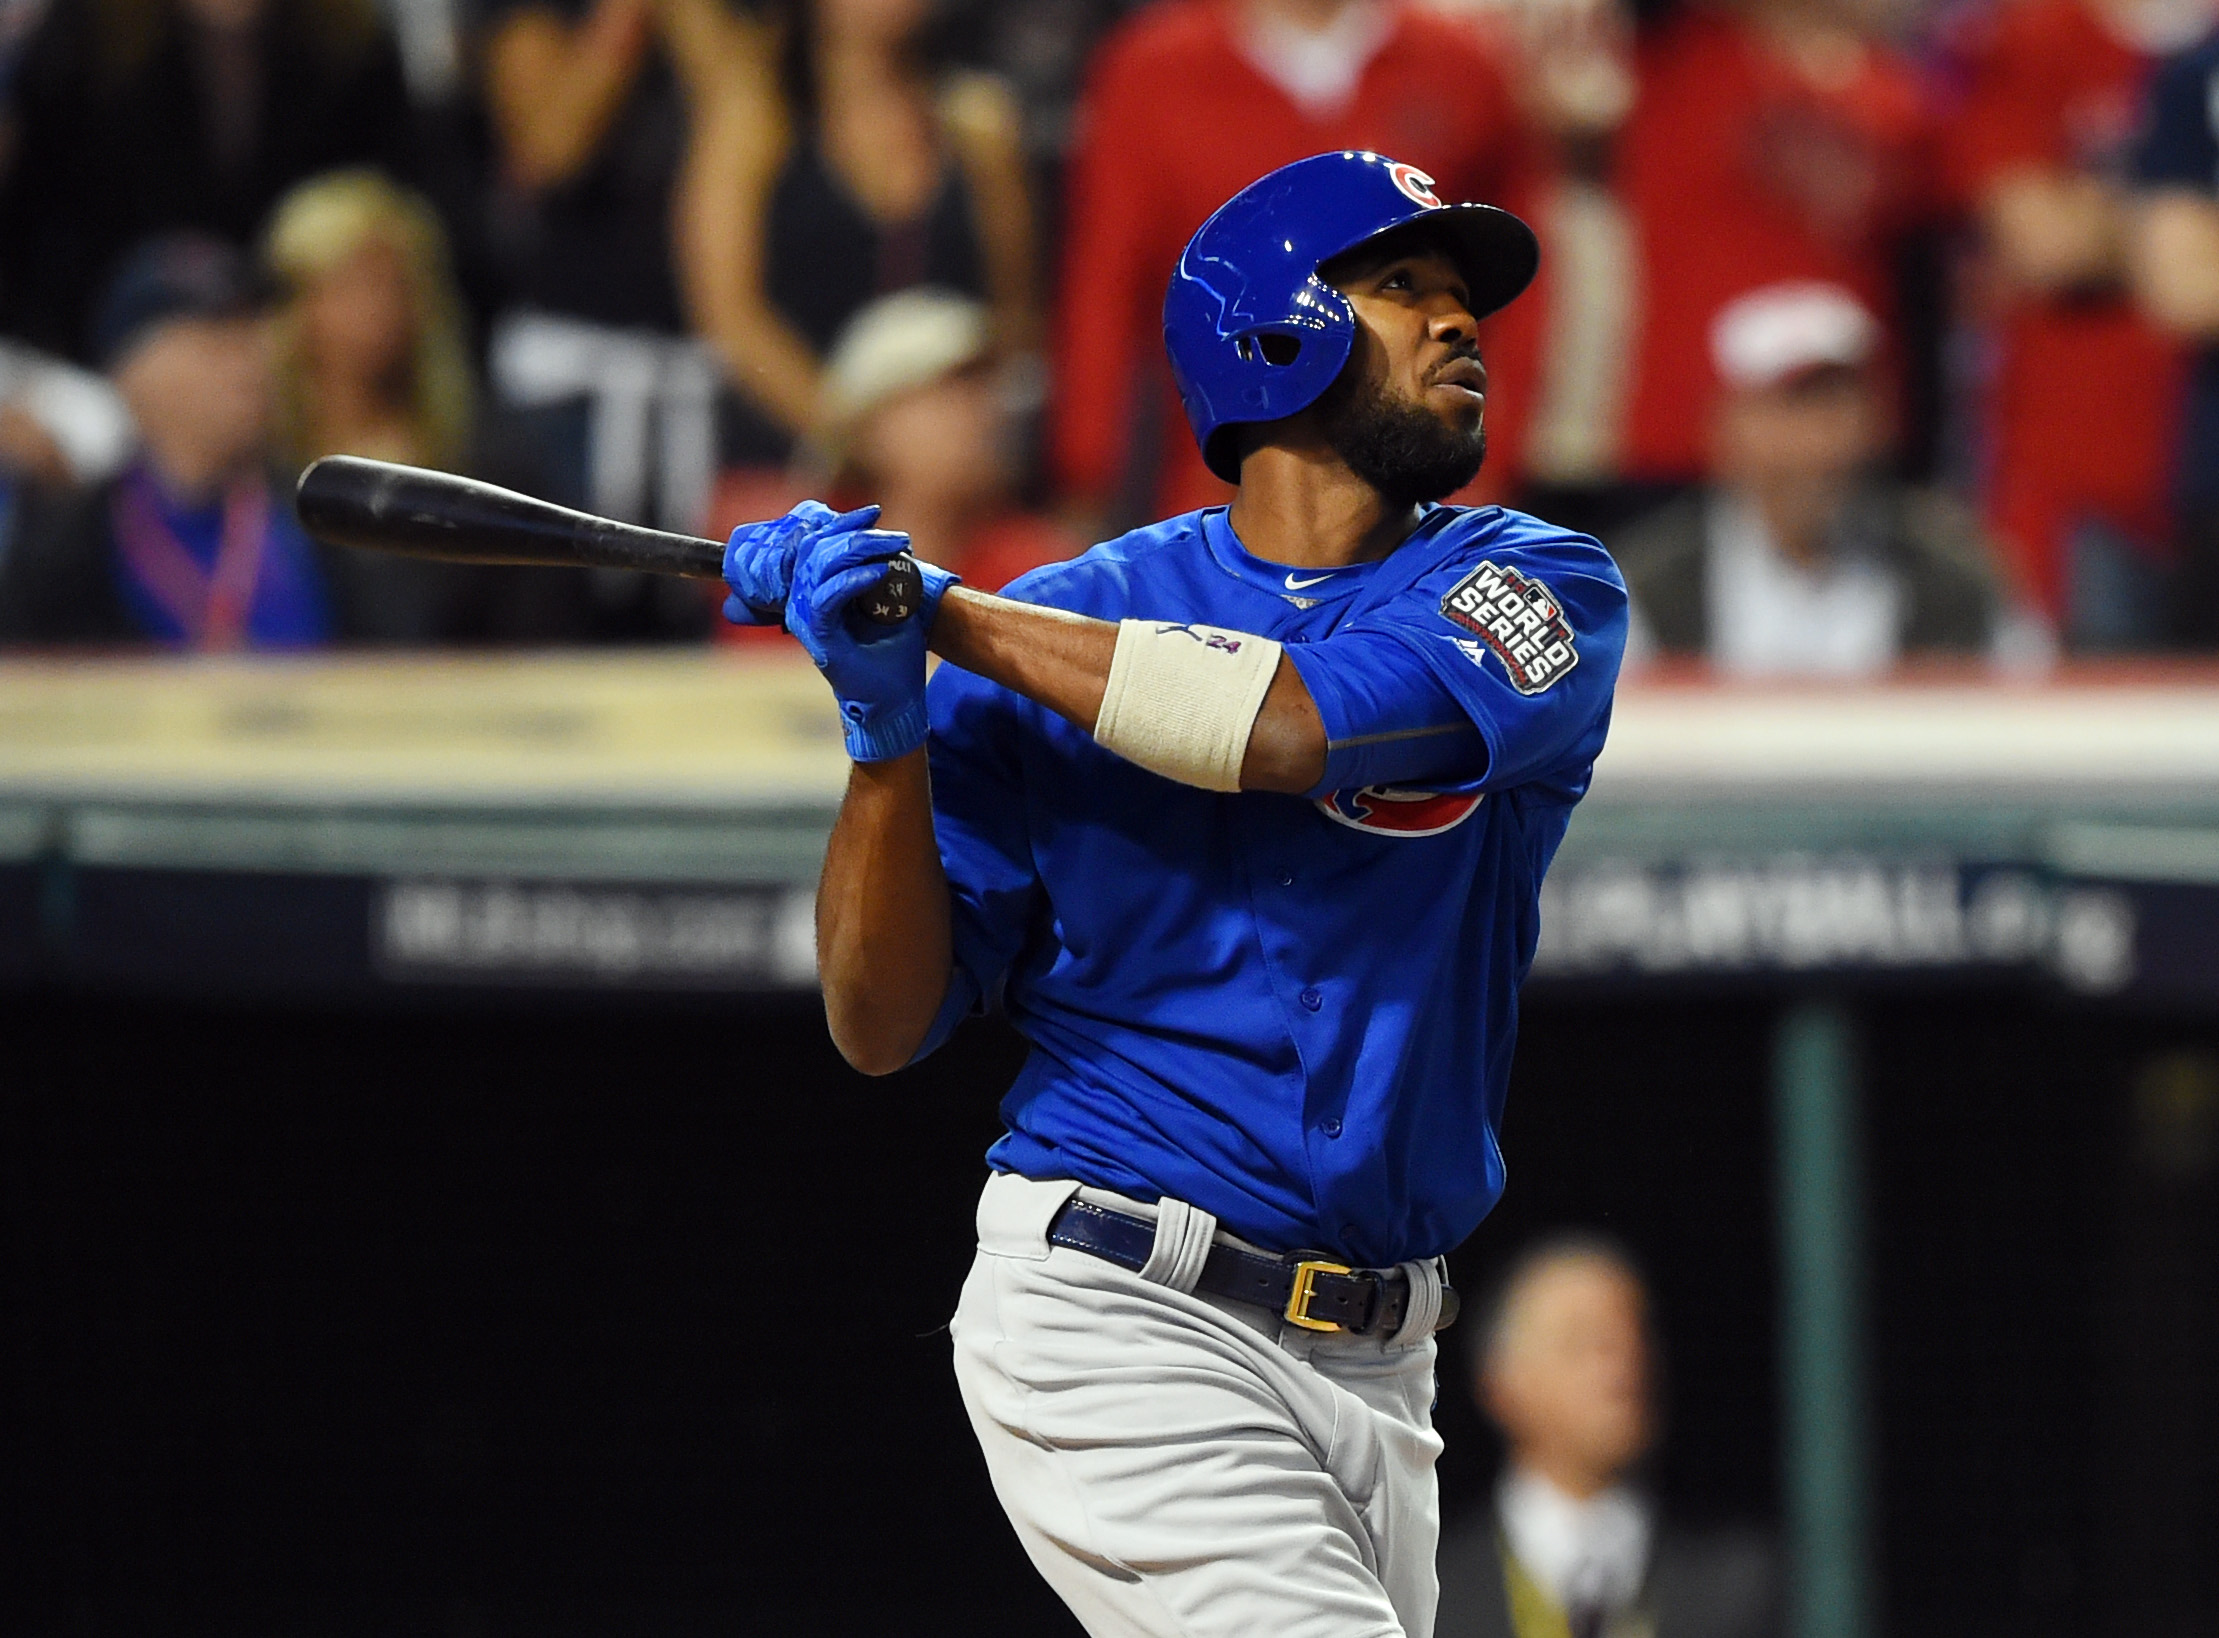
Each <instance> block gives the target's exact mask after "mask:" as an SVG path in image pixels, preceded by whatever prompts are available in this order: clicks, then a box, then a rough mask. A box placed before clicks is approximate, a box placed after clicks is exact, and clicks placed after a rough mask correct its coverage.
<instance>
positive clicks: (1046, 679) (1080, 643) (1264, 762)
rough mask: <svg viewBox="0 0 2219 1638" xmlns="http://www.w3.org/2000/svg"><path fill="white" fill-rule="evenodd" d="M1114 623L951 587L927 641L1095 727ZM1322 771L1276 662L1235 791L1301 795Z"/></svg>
mask: <svg viewBox="0 0 2219 1638" xmlns="http://www.w3.org/2000/svg"><path fill="white" fill-rule="evenodd" d="M1117 630H1118V628H1117V625H1116V624H1115V622H1113V621H1109V620H1090V619H1088V618H1086V617H1085V616H1084V615H1078V614H1070V613H1066V612H1065V611H1063V610H1061V609H1045V608H1039V607H1036V606H1035V605H1033V604H1030V603H1017V602H1012V601H1010V600H1009V599H1007V598H1003V597H988V596H986V595H984V594H983V593H980V592H974V591H968V590H966V589H965V588H963V587H961V586H958V587H956V588H955V589H954V590H952V591H950V592H949V593H948V595H947V597H946V598H945V599H944V600H943V601H942V603H941V605H940V613H939V617H938V618H937V619H936V620H935V621H934V623H933V628H932V647H933V651H934V652H935V653H937V654H938V655H939V656H940V657H941V658H942V659H944V660H950V661H953V662H954V663H955V664H957V665H959V666H961V667H963V669H964V670H966V671H970V672H974V673H976V674H977V675H979V676H981V677H985V678H987V679H988V680H989V681H992V682H997V683H1000V684H1001V685H1002V686H1003V687H1004V688H1007V689H1010V690H1012V691H1014V692H1016V693H1019V694H1022V695H1024V696H1025V698H1027V699H1029V700H1033V701H1036V702H1037V703H1039V704H1041V705H1045V706H1046V707H1047V708H1048V709H1049V710H1051V711H1053V712H1055V713H1056V715H1058V716H1060V717H1063V718H1066V719H1067V720H1069V721H1071V722H1074V723H1076V724H1078V726H1079V727H1081V728H1084V729H1085V730H1086V731H1087V732H1088V733H1092V732H1094V728H1095V723H1096V721H1097V720H1098V719H1099V718H1100V716H1101V711H1102V697H1103V695H1104V693H1105V692H1106V691H1107V689H1108V687H1109V675H1110V666H1111V664H1112V662H1113V661H1114V660H1115V659H1116V655H1117ZM1324 774H1325V726H1324V724H1323V723H1322V722H1321V721H1320V720H1319V717H1318V712H1317V706H1316V705H1315V703H1313V702H1312V700H1311V698H1310V691H1309V689H1308V688H1307V687H1305V686H1304V685H1303V681H1302V678H1301V676H1300V674H1299V673H1297V672H1296V670H1295V669H1294V667H1293V666H1292V665H1290V664H1289V663H1288V662H1287V661H1286V660H1285V659H1284V658H1282V659H1281V660H1280V661H1279V666H1278V670H1277V672H1276V673H1275V675H1274V676H1273V678H1272V681H1271V686H1270V688H1269V689H1268V690H1267V691H1266V693H1265V695H1264V702H1263V707H1262V709H1261V710H1260V711H1258V712H1257V714H1256V720H1255V724H1254V726H1253V727H1252V728H1250V730H1249V734H1248V748H1247V751H1246V754H1245V755H1244V756H1243V758H1242V760H1241V770H1240V782H1241V788H1242V789H1243V790H1256V791H1284V792H1290V793H1292V792H1301V791H1306V790H1308V789H1310V788H1311V787H1312V786H1313V785H1315V784H1316V783H1317V782H1318V780H1319V779H1321V778H1323V777H1324Z"/></svg>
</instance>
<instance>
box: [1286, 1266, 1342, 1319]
mask: <svg viewBox="0 0 2219 1638" xmlns="http://www.w3.org/2000/svg"><path fill="white" fill-rule="evenodd" d="M1355 1272H1356V1271H1355V1270H1354V1269H1352V1268H1350V1267H1349V1266H1348V1264H1346V1263H1327V1262H1320V1261H1317V1260H1316V1259H1314V1258H1304V1259H1303V1260H1302V1261H1301V1262H1298V1263H1296V1264H1295V1265H1294V1289H1293V1290H1292V1291H1290V1292H1288V1293H1287V1323H1288V1324H1290V1325H1299V1326H1301V1327H1302V1328H1303V1329H1304V1330H1305V1331H1345V1330H1347V1329H1348V1327H1347V1326H1345V1325H1343V1324H1341V1323H1340V1322H1339V1321H1338V1320H1329V1319H1312V1318H1311V1317H1310V1292H1311V1288H1312V1287H1314V1286H1315V1285H1316V1284H1317V1279H1318V1276H1319V1275H1320V1274H1353V1273H1355Z"/></svg>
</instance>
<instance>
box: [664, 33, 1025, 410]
mask: <svg viewBox="0 0 2219 1638" xmlns="http://www.w3.org/2000/svg"><path fill="white" fill-rule="evenodd" d="M929 18H930V13H929V9H928V5H927V3H926V0H791V3H790V4H789V5H788V6H787V8H786V9H785V11H784V13H783V15H782V16H781V17H779V18H778V19H777V20H776V21H774V22H772V23H770V24H767V25H762V26H759V27H757V28H756V29H755V30H754V31H753V32H752V34H751V36H750V38H751V41H752V49H751V50H749V51H748V52H746V53H744V54H743V55H742V56H740V57H739V58H738V59H736V61H735V64H734V71H733V72H732V74H731V75H730V76H729V77H728V79H727V80H726V82H725V84H724V86H723V87H722V89H721V94H720V95H719V96H718V98H717V99H716V101H715V102H714V103H713V104H710V105H708V106H706V107H705V108H704V109H703V110H702V112H701V117H700V118H699V120H697V122H696V125H695V140H694V144H693V148H692V151H691V153H690V154H689V156H688V160H687V167H686V178H685V182H684V184H683V186H682V188H681V192H680V203H679V239H678V244H679V268H680V277H681V282H682V285H683V289H684V293H685V297H686V302H687V306H688V309H689V310H690V312H691V313H692V315H693V318H694V322H695V324H696V326H697V328H698V329H699V330H700V331H701V333H702V334H703V335H705V336H706V337H707V338H708V340H709V341H710V342H711V344H712V345H713V346H714V347H715V348H716V350H717V353H718V355H719V357H720V358H721V360H722V361H723V364H724V366H725V369H726V371H727V372H728V374H729V376H730V378H731V380H732V381H733V383H734V384H735V385H736V386H737V387H738V388H739V390H740V391H741V392H742V393H743V394H744V395H745V396H746V397H747V399H748V400H749V401H750V403H751V404H752V405H753V406H754V407H755V408H756V409H757V410H758V411H759V412H760V413H761V415H762V416H763V417H764V418H765V419H766V420H767V421H768V422H769V423H771V425H772V426H774V427H775V428H777V429H778V430H779V431H780V432H782V433H784V434H786V435H788V436H797V437H807V436H809V435H810V434H812V433H813V432H815V431H817V430H818V429H819V427H820V424H821V421H822V416H823V404H822V380H821V376H822V360H823V358H824V356H825V354H826V353H827V352H828V351H829V350H830V349H831V347H832V344H833V342H834V340H835V339H836V338H837V337H838V335H839V333H840V331H841V329H842V328H843V327H844V326H845V325H846V324H847V322H848V320H849V319H850V318H852V317H853V316H854V315H855V314H856V313H857V312H859V311H861V309H862V308H864V307H865V306H867V305H868V304H869V303H870V302H871V301H873V300H874V299H876V298H877V297H879V296H882V295H887V294H891V293H892V292H894V291H897V290H903V289H908V288H911V287H913V286H919V285H932V286H940V287H944V288H948V289H952V290H955V291H959V292H962V293H965V294H969V295H974V296H977V297H979V298H981V299H983V300H984V301H986V302H987V304H988V306H989V307H990V309H991V311H992V313H993V322H994V344H995V347H996V350H997V351H998V352H999V353H1001V354H1002V355H1003V356H1008V355H1011V354H1017V353H1026V352H1030V351H1031V350H1032V349H1033V347H1034V346H1035V345H1036V344H1037V339H1038V331H1039V317H1038V306H1037V296H1036V283H1035V268H1034V247H1033V220H1032V206H1031V201H1030V198H1029V196H1028V190H1027V184H1026V176H1025V169H1024V160H1023V150H1022V145H1021V140H1020V131H1019V127H1018V116H1017V108H1016V103H1015V101H1014V99H1013V98H1012V97H1011V96H1010V95H1009V93H1008V92H1007V91H1006V90H1005V89H1004V88H1003V87H1002V85H1001V84H1000V82H998V81H996V80H993V79H990V78H988V77H986V76H983V75H977V74H954V73H945V74H944V73H940V72H938V71H937V70H936V69H935V67H934V66H933V65H932V64H931V63H930V61H929V60H928V54H927V52H926V51H925V49H924V46H923V36H924V34H925V31H926V27H927V24H928V22H929Z"/></svg>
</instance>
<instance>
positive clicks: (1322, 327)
mask: <svg viewBox="0 0 2219 1638" xmlns="http://www.w3.org/2000/svg"><path fill="white" fill-rule="evenodd" d="M1405 228H1407V229H1409V230H1410V232H1411V234H1412V235H1413V236H1414V237H1418V238H1420V239H1421V240H1422V242H1424V243H1426V244H1429V245H1434V246H1437V247H1438V248H1439V249H1441V250H1443V251H1445V252H1447V254H1448V255H1449V256H1450V257H1451V258H1452V259H1453V260H1454V261H1455V262H1456V264H1457V266H1458V269H1459V270H1460V271H1461V272H1462V273H1463V275H1464V279H1465V282H1466V283H1467V284H1469V285H1470V286H1471V298H1472V316H1473V317H1474V318H1485V317H1486V316H1487V315H1488V314H1489V313H1492V312H1494V311H1495V310H1496V309H1497V308H1499V307H1501V306H1503V305H1504V304H1506V303H1507V302H1509V301H1510V299H1511V298H1512V297H1514V296H1516V295H1517V294H1518V292H1519V291H1521V290H1523V289H1524V288H1525V287H1526V286H1527V285H1528V284H1530V283H1532V281H1533V274H1534V269H1535V268H1536V267H1538V266H1539V265H1540V260H1541V247H1540V245H1539V244H1538V242H1536V240H1535V239H1534V237H1533V230H1532V229H1531V228H1529V227H1527V226H1526V225H1525V223H1523V222H1521V221H1519V220H1518V218H1517V217H1515V216H1513V215H1511V214H1510V212H1508V211H1506V210H1497V209H1496V208H1495V207H1494V206H1492V205H1450V204H1444V203H1443V202H1442V201H1441V200H1439V199H1437V198H1435V197H1434V194H1433V178H1431V177H1430V176H1428V175H1426V174H1425V172H1423V171H1421V170H1419V169H1418V168H1417V167H1416V166H1414V165H1405V164H1402V163H1401V162H1400V161H1398V160H1392V159H1389V158H1387V157H1386V156H1385V155H1383V154H1374V153H1362V152H1357V151H1355V150H1343V151H1342V152H1340V153H1332V154H1318V155H1316V156H1314V157H1313V158H1310V159H1301V160H1297V161H1295V163H1293V164H1292V165H1282V166H1281V167H1280V168H1279V169H1278V170H1276V171H1273V172H1272V173H1271V174H1270V175H1269V176H1266V177H1263V178H1261V179H1259V180H1258V181H1255V182H1251V183H1250V184H1249V185H1248V186H1247V187H1245V188H1243V189H1241V191H1240V192H1238V193H1236V194H1234V195H1233V197H1232V198H1230V199H1228V200H1227V201H1226V202H1225V203H1224V204H1222V205H1220V206H1219V207H1218V208H1217V211H1216V213H1215V214H1214V215H1212V216H1211V217H1210V219H1209V220H1208V221H1207V222H1204V223H1203V224H1202V225H1201V227H1200V228H1198V229H1197V230H1196V231H1195V235H1194V237H1193V238H1192V239H1190V240H1188V241H1187V248H1186V250H1185V252H1184V253H1183V254H1182V255H1181V256H1180V257H1179V266H1178V269H1177V270H1176V271H1175V272H1173V274H1172V275H1171V288H1170V290H1168V291H1167V292H1166V293H1165V295H1164V298H1163V341H1164V346H1165V348H1166V349H1168V350H1169V352H1170V354H1171V373H1172V375H1173V376H1174V377H1175V378H1176V379H1177V380H1178V383H1179V398H1180V401H1181V402H1182V403H1184V404H1185V405H1186V411H1187V420H1188V422H1189V423H1190V424H1191V425H1192V426H1193V428H1194V437H1195V441H1196V442H1197V443H1199V444H1200V445H1201V446H1202V459H1203V460H1204V461H1206V462H1208V463H1209V468H1210V470H1211V471H1212V472H1215V473H1216V474H1217V475H1218V476H1219V477H1221V478H1223V479H1224V480H1225V481H1226V482H1227V483H1237V482H1238V481H1239V480H1240V464H1239V462H1238V461H1236V460H1234V459H1233V458H1232V451H1231V449H1230V448H1229V447H1228V446H1227V444H1226V443H1225V441H1224V440H1222V439H1219V438H1218V437H1217V434H1218V433H1219V432H1220V431H1222V430H1223V429H1225V428H1226V427H1229V426H1234V425H1237V424H1239V423H1241V422H1247V421H1276V420H1278V419H1280V418H1281V417H1282V416H1287V415H1292V414H1294V413H1295V412H1296V411H1297V410H1301V409H1306V408H1308V407H1309V406H1310V405H1311V404H1313V403H1315V402H1316V401H1317V398H1318V395H1319V394H1321V393H1323V392H1324V391H1325V389H1326V388H1327V387H1329V386H1331V385H1332V384H1333V378H1334V377H1335V376H1337V375H1339V374H1340V373H1341V366H1342V365H1344V364H1346V363H1347V362H1348V353H1349V348H1350V347H1351V346H1352V345H1353V344H1354V341H1355V338H1356V312H1355V309H1354V308H1352V307H1351V306H1350V305H1349V302H1348V298H1347V297H1346V296H1344V295H1342V294H1341V293H1340V292H1339V291H1338V290H1336V289H1334V288H1333V287H1332V286H1331V285H1329V284H1327V283H1326V282H1325V281H1324V280H1323V279H1321V278H1319V277H1318V268H1319V266H1320V265H1321V264H1322V263H1325V262H1329V261H1331V260H1332V259H1333V258H1334V257H1336V256H1339V255H1343V254H1345V253H1346V252H1348V251H1351V250H1354V249H1355V248H1356V247H1357V246H1358V245H1361V244H1363V243H1365V242H1366V241H1368V240H1371V239H1376V238H1379V237H1380V236H1381V235H1383V234H1387V233H1393V232H1395V231H1397V230H1398V229H1405ZM1213 445H1214V447H1213Z"/></svg>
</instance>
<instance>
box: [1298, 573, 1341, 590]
mask: <svg viewBox="0 0 2219 1638" xmlns="http://www.w3.org/2000/svg"><path fill="white" fill-rule="evenodd" d="M1332 578H1333V577H1332V575H1330V574H1314V575H1312V576H1310V578H1309V579H1307V580H1297V579H1295V577H1294V576H1293V575H1291V574H1290V575H1288V576H1287V590H1289V591H1300V590H1301V589H1302V588H1303V587H1304V586H1314V585H1316V584H1317V583H1318V582H1319V581H1321V580H1330V579H1332Z"/></svg>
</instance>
